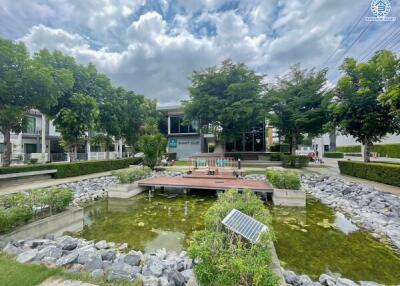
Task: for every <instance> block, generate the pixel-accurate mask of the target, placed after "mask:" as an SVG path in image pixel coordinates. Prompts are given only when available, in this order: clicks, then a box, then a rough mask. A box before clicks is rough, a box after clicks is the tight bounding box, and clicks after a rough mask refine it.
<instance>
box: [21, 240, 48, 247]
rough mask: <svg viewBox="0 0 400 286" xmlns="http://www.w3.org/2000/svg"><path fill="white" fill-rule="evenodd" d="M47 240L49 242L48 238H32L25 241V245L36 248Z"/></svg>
mask: <svg viewBox="0 0 400 286" xmlns="http://www.w3.org/2000/svg"><path fill="white" fill-rule="evenodd" d="M48 242H50V240H48V239H32V240H28V241H27V242H25V245H27V246H29V247H30V248H37V247H38V246H40V245H43V244H44V243H48Z"/></svg>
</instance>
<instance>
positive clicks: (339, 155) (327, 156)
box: [324, 152, 344, 159]
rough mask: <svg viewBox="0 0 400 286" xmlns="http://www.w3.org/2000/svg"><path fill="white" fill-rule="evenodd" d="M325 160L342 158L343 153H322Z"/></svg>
mask: <svg viewBox="0 0 400 286" xmlns="http://www.w3.org/2000/svg"><path fill="white" fill-rule="evenodd" d="M324 157H325V158H340V159H341V158H344V153H343V152H324Z"/></svg>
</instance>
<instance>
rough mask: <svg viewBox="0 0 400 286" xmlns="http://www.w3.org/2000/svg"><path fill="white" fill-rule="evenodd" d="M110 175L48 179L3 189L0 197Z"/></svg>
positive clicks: (108, 173)
mask: <svg viewBox="0 0 400 286" xmlns="http://www.w3.org/2000/svg"><path fill="white" fill-rule="evenodd" d="M110 175H111V172H101V173H94V174H89V175H83V176H77V177H70V178H63V179H47V180H42V181H34V182H29V183H22V184H20V185H14V186H10V187H6V188H1V189H0V195H7V194H13V193H18V192H22V191H27V190H33V189H41V188H48V187H53V186H57V185H60V184H65V183H71V182H77V181H82V180H87V179H92V178H98V177H104V176H110Z"/></svg>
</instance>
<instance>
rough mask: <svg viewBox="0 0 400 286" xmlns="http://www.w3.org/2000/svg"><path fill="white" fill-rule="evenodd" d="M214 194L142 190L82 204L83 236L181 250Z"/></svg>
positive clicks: (145, 247) (200, 225)
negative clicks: (172, 194)
mask: <svg viewBox="0 0 400 286" xmlns="http://www.w3.org/2000/svg"><path fill="white" fill-rule="evenodd" d="M215 199H216V198H215V196H185V195H180V196H166V195H163V194H161V193H153V194H151V196H149V194H147V193H146V194H142V195H139V196H136V197H134V198H131V199H109V200H106V201H102V202H99V203H96V204H94V205H92V206H89V207H87V208H85V217H84V225H85V227H84V230H83V231H82V232H80V233H79V235H80V236H81V237H84V238H86V239H94V240H101V239H106V240H108V241H114V242H119V243H122V242H127V243H128V244H129V246H130V247H131V248H133V249H139V250H144V251H153V250H155V249H158V248H162V247H165V248H167V249H169V250H176V251H180V250H182V248H184V247H186V246H187V239H189V238H190V234H191V233H192V232H193V231H194V230H201V229H203V226H204V224H203V220H204V214H205V212H206V211H207V209H208V208H209V207H210V206H211V204H212V203H213V202H214V201H215Z"/></svg>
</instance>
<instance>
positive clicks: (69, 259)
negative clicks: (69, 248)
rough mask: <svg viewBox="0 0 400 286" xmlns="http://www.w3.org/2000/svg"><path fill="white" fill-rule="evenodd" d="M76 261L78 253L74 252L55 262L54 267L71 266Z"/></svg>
mask: <svg viewBox="0 0 400 286" xmlns="http://www.w3.org/2000/svg"><path fill="white" fill-rule="evenodd" d="M77 259H78V252H77V251H74V252H71V253H70V254H68V255H65V256H63V257H61V258H60V259H58V260H57V262H56V266H65V265H68V264H72V263H75V262H76V261H77Z"/></svg>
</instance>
